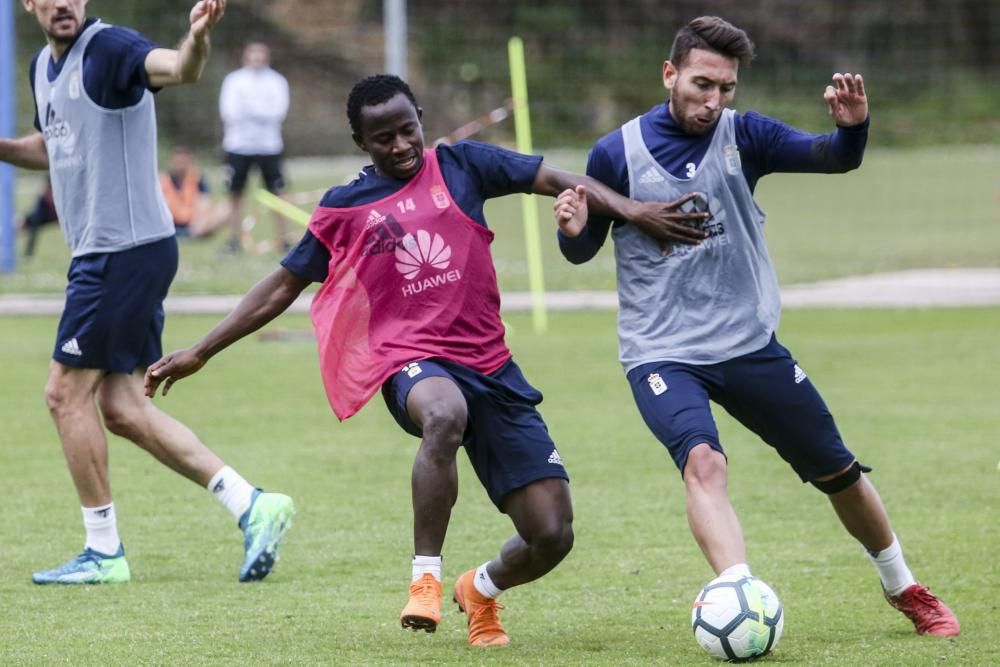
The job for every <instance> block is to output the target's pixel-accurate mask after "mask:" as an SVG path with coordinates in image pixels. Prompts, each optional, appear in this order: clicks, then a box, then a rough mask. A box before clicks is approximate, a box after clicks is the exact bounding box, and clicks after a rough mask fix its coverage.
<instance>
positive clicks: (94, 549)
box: [0, 0, 294, 584]
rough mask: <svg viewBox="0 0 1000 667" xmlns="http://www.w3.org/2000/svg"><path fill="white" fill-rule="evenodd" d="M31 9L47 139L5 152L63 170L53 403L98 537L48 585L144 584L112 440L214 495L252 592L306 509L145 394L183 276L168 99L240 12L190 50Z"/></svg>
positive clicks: (58, 190) (78, 4) (38, 122)
mask: <svg viewBox="0 0 1000 667" xmlns="http://www.w3.org/2000/svg"><path fill="white" fill-rule="evenodd" d="M23 4H24V7H25V9H26V10H27V11H28V12H30V13H32V14H34V16H35V18H36V19H37V20H38V24H39V26H40V27H41V29H42V32H43V33H44V34H45V37H46V41H47V45H46V46H45V47H44V48H42V50H41V51H40V52H39V54H38V55H37V56H36V57H35V59H34V60H33V61H32V64H31V82H32V87H33V89H34V93H35V108H36V112H37V114H36V118H35V127H36V128H37V130H38V131H37V132H35V133H34V134H31V135H28V136H26V137H22V138H19V139H0V160H3V161H5V162H9V163H11V164H14V165H16V166H19V167H25V168H29V169H48V170H49V172H50V175H51V179H52V189H53V194H54V200H55V207H56V212H57V213H58V215H59V224H60V225H61V226H62V229H63V233H64V235H65V237H66V241H67V243H69V246H70V250H71V254H72V261H71V263H70V268H69V275H68V279H69V284H68V285H67V288H66V305H65V307H64V309H63V313H62V317H61V318H60V322H59V331H58V333H57V339H56V344H55V349H54V350H53V353H52V363H51V364H50V366H49V376H48V383H47V385H46V387H45V399H46V402H47V404H48V407H49V412H50V413H51V414H52V418H53V420H54V421H55V424H56V429H57V430H58V431H59V437H60V439H61V440H62V447H63V453H64V455H65V457H66V463H67V465H68V466H69V471H70V476H71V477H72V479H73V484H74V485H75V486H76V491H77V495H78V496H79V498H80V504H81V510H82V512H83V523H84V528H85V530H86V541H85V542H84V548H83V551H82V553H80V554H79V555H78V556H76V557H75V558H72V559H70V560H69V561H67V562H66V563H64V564H62V565H60V566H58V567H55V568H53V569H50V570H43V571H39V572H35V573H34V575H33V577H32V580H33V581H34V582H35V583H36V584H106V583H124V582H127V581H129V579H130V578H131V571H130V569H129V566H128V562H127V561H126V560H125V549H124V547H123V546H122V543H121V539H120V538H119V535H118V524H117V518H116V514H115V505H114V503H113V502H112V499H111V483H110V480H109V469H108V443H107V438H106V436H105V433H104V426H107V428H108V430H110V431H111V432H112V433H114V434H116V435H119V436H122V437H124V438H127V439H129V440H131V441H132V442H134V443H135V444H137V445H138V446H140V447H142V448H143V449H145V450H146V451H147V452H149V453H150V454H151V455H152V456H153V457H155V458H156V459H157V460H158V461H160V462H161V463H163V464H164V465H165V466H167V467H169V468H170V469H171V470H173V471H174V472H177V473H179V474H181V475H183V476H184V477H186V478H188V479H190V480H191V481H193V482H196V483H197V484H199V485H201V486H203V487H205V488H207V489H208V490H209V491H210V492H211V493H212V494H213V495H214V496H215V497H216V498H217V499H218V500H219V502H220V503H222V504H223V505H224V506H225V507H226V508H227V509H228V510H229V511H230V512H231V513H232V514H233V517H234V518H235V519H236V520H237V522H238V524H239V526H240V528H241V529H242V531H243V538H244V539H243V542H244V558H243V564H242V566H241V568H240V574H239V579H240V581H255V580H260V579H263V578H264V577H265V576H267V574H268V573H269V572H270V571H271V568H272V567H273V565H274V561H275V560H276V558H277V554H276V549H277V546H278V543H279V542H280V540H281V538H282V536H283V534H284V532H285V530H286V529H287V528H288V526H289V525H290V522H291V516H292V514H293V512H294V506H293V504H292V499H291V498H289V497H288V496H285V495H282V494H279V493H262V492H261V491H260V490H259V489H255V488H254V487H253V486H252V485H250V484H249V483H248V482H247V481H246V480H245V479H244V478H243V477H242V476H241V475H239V473H237V472H236V471H235V470H233V469H232V468H230V467H229V466H227V465H225V464H224V463H223V462H222V460H221V459H219V457H218V456H216V455H215V454H214V453H213V452H212V451H211V450H210V449H208V448H207V447H206V446H205V445H204V444H203V443H202V442H201V441H200V440H199V439H198V437H197V436H196V435H195V434H194V433H192V432H191V430H190V429H189V428H188V427H187V426H185V425H184V424H182V423H180V422H178V421H177V420H175V419H173V418H172V417H170V416H169V415H167V414H166V413H164V412H162V411H160V410H159V409H157V408H156V406H154V405H153V403H152V402H151V401H150V400H149V399H148V398H146V396H145V395H144V389H143V386H142V378H143V374H144V372H145V369H146V366H148V365H149V364H150V363H152V362H153V361H155V360H156V359H158V358H159V357H160V355H161V354H162V349H161V343H160V336H161V333H162V331H163V322H164V312H163V299H164V297H165V296H166V294H167V290H168V288H169V287H170V283H171V281H172V280H173V277H174V274H175V273H176V271H177V241H176V239H175V237H174V228H173V221H172V218H171V216H170V213H169V211H168V210H167V206H166V203H165V201H164V199H163V193H162V191H161V190H160V185H159V180H158V175H157V164H156V112H155V110H154V104H153V93H155V92H157V91H159V90H160V89H161V88H163V87H165V86H173V85H178V84H184V83H193V82H194V81H197V80H198V78H199V77H200V76H201V72H202V69H203V68H204V66H205V61H206V60H207V58H208V52H209V42H208V35H209V32H210V31H211V29H212V28H213V27H214V26H215V24H216V23H217V22H218V21H219V20H220V19H221V18H222V15H223V13H224V11H225V5H226V3H225V0H202V1H201V2H198V3H196V4H195V5H194V7H193V8H192V9H191V11H190V24H191V28H190V31H189V32H188V34H187V35H186V36H185V37H184V40H183V41H182V42H181V45H180V46H179V47H178V49H177V50H174V49H161V48H156V46H155V45H153V44H152V43H151V42H150V41H149V40H147V39H146V38H145V37H143V36H142V35H140V34H139V33H137V32H135V31H134V30H130V29H127V28H119V27H116V26H109V25H107V24H104V23H102V22H101V21H100V20H99V19H87V17H86V4H87V3H86V0H23ZM168 511H172V512H174V513H182V512H190V511H191V510H189V509H187V508H180V507H172V508H169V509H168ZM191 518H192V523H198V517H197V516H196V515H195V516H192V517H191ZM177 551H178V556H179V557H180V558H183V560H184V561H185V562H186V563H193V564H194V565H195V566H197V565H198V564H199V561H200V559H199V558H197V557H192V552H194V551H195V550H194V549H192V548H190V546H188V545H183V544H181V545H179V548H178V550H177Z"/></svg>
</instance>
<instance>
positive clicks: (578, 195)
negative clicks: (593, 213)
mask: <svg viewBox="0 0 1000 667" xmlns="http://www.w3.org/2000/svg"><path fill="white" fill-rule="evenodd" d="M552 210H553V211H554V212H555V215H556V222H557V223H558V224H559V229H560V231H562V233H563V235H564V236H566V237H567V238H575V237H577V236H579V235H580V232H582V231H583V228H584V227H586V226H587V189H586V188H585V187H584V186H582V185H578V186H576V189H575V190H573V189H570V188H566V189H565V190H563V191H562V192H561V193H560V194H559V196H558V197H556V202H555V203H554V204H553V205H552Z"/></svg>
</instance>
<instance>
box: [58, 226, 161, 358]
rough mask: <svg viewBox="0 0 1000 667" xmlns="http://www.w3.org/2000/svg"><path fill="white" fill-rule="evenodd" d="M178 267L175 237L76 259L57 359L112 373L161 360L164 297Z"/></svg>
mask: <svg viewBox="0 0 1000 667" xmlns="http://www.w3.org/2000/svg"><path fill="white" fill-rule="evenodd" d="M176 272H177V240H176V239H175V238H174V237H173V236H170V237H168V238H165V239H161V240H159V241H154V242H153V243H147V244H145V245H141V246H137V247H135V248H129V249H128V250H122V251H120V252H111V253H96V254H92V255H83V256H82V257H76V258H74V259H73V261H72V262H70V265H69V275H68V276H67V277H68V279H69V284H68V285H67V286H66V306H65V308H64V309H63V313H62V318H61V319H60V320H59V331H58V333H57V335H56V345H55V351H54V352H53V353H52V358H53V359H55V360H56V361H58V362H59V363H61V364H63V365H66V366H73V367H76V368H100V369H104V370H106V371H108V372H109V373H131V372H133V371H134V370H136V369H137V368H139V369H143V368H146V367H147V366H148V365H149V364H151V363H153V362H154V361H156V360H157V359H159V358H160V357H161V356H163V347H162V344H161V342H160V335H161V334H162V333H163V320H164V314H163V299H164V297H166V295H167V290H168V289H169V287H170V283H171V281H172V280H173V279H174V274H175V273H176Z"/></svg>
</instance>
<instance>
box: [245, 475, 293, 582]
mask: <svg viewBox="0 0 1000 667" xmlns="http://www.w3.org/2000/svg"><path fill="white" fill-rule="evenodd" d="M294 514H295V503H293V502H292V499H291V498H289V497H288V496H286V495H284V494H282V493H264V492H262V491H261V490H259V489H257V490H255V491H254V492H253V497H252V499H251V501H250V509H248V510H247V511H246V512H244V513H243V516H242V517H240V528H241V529H242V530H243V548H244V549H245V550H246V554H245V556H244V557H243V566H242V567H241V568H240V581H260V580H261V579H263V578H264V577H266V576H267V575H268V574H270V573H271V570H272V569H274V564H275V562H276V561H277V560H278V545H279V544H281V538H282V537H284V536H285V531H286V530H288V529H289V528H291V527H292V516H293V515H294Z"/></svg>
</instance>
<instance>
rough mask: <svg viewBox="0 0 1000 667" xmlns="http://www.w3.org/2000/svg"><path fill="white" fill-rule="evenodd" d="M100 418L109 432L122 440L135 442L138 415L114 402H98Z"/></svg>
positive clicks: (138, 430) (138, 429)
mask: <svg viewBox="0 0 1000 667" xmlns="http://www.w3.org/2000/svg"><path fill="white" fill-rule="evenodd" d="M100 407H101V416H102V417H103V418H104V425H105V426H106V427H107V429H108V430H109V431H111V432H112V433H114V434H115V435H117V436H120V437H122V438H127V439H129V440H135V439H136V438H137V437H138V435H139V433H140V420H139V414H138V412H137V411H136V410H130V409H128V407H127V406H124V405H121V404H120V403H116V402H114V401H108V400H102V401H100Z"/></svg>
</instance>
